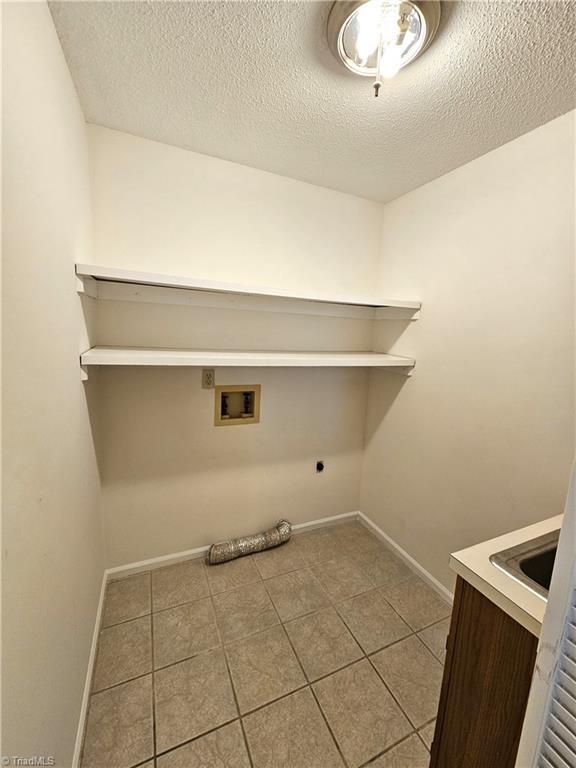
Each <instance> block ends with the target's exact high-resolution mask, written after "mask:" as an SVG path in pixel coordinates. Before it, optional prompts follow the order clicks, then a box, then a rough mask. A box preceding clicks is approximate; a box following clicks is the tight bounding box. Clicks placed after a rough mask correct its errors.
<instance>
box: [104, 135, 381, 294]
mask: <svg viewBox="0 0 576 768" xmlns="http://www.w3.org/2000/svg"><path fill="white" fill-rule="evenodd" d="M90 144H91V150H92V162H93V192H94V221H95V242H94V260H95V263H97V264H104V265H111V266H118V267H126V268H134V269H139V270H150V271H156V272H164V273H171V272H172V273H175V274H184V275H190V276H193V277H204V278H212V279H215V280H226V281H229V282H239V283H251V284H257V285H261V286H271V287H273V286H276V285H278V286H280V287H282V288H283V289H296V290H298V291H306V290H316V291H318V292H320V293H322V292H326V293H327V294H330V293H331V292H334V293H336V292H344V293H357V294H358V293H361V294H362V293H369V294H371V293H372V292H373V290H374V281H375V279H376V276H377V273H378V263H379V253H378V249H379V244H380V232H381V226H382V219H381V211H382V206H381V204H380V203H376V202H372V201H369V200H363V199H361V198H359V197H354V196H353V195H347V194H343V193H341V192H334V191H333V190H329V189H326V188H324V187H316V186H314V185H312V184H306V183H304V182H301V181H295V180H294V179H288V178H286V177H283V176H277V175H275V174H273V173H266V172H265V171H259V170H256V169H254V168H248V167H245V166H242V165H237V164H235V163H230V162H227V161H225V160H219V159H217V158H214V157H208V156H206V155H200V154H198V153H196V152H189V151H186V150H183V149H179V148H176V147H171V146H168V145H166V144H160V143H158V142H154V141H149V140H147V139H141V138H137V137H135V136H129V135H128V134H125V133H121V132H119V131H112V130H109V129H107V128H102V127H100V126H90Z"/></svg>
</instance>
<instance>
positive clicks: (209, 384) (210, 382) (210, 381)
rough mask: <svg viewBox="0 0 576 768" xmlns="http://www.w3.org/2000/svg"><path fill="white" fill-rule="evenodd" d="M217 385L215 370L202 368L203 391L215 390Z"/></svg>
mask: <svg viewBox="0 0 576 768" xmlns="http://www.w3.org/2000/svg"><path fill="white" fill-rule="evenodd" d="M215 384H216V376H215V374H214V368H202V389H214V386H215Z"/></svg>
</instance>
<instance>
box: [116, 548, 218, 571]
mask: <svg viewBox="0 0 576 768" xmlns="http://www.w3.org/2000/svg"><path fill="white" fill-rule="evenodd" d="M209 549H210V547H209V546H208V547H196V548H195V549H185V550H182V552H173V553H172V554H170V555H160V557H151V558H150V559H149V560H139V561H138V562H136V563H126V565H117V566H115V567H114V568H107V570H106V574H107V576H108V578H109V579H110V578H116V577H118V576H130V575H131V574H133V573H139V572H140V571H150V570H152V569H154V568H162V566H164V565H172V564H175V563H180V562H182V561H183V560H193V559H194V558H195V557H202V556H203V555H205V554H206V552H208V550H209Z"/></svg>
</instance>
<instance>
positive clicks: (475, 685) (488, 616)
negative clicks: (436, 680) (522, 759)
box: [430, 577, 538, 768]
mask: <svg viewBox="0 0 576 768" xmlns="http://www.w3.org/2000/svg"><path fill="white" fill-rule="evenodd" d="M537 644H538V640H537V638H536V637H534V635H532V634H531V633H530V632H528V630H527V629H524V627H522V626H521V625H520V624H518V622H516V621H514V619H512V618H511V617H510V616H508V615H507V614H506V613H504V611H502V610H501V609H500V608H498V606H496V605H494V603H492V602H490V600H488V599H487V598H486V597H484V595H482V594H480V592H478V590H476V589H474V587H472V586H470V584H468V583H467V582H466V581H464V580H463V579H461V578H460V577H458V580H457V582H456V593H455V597H454V607H453V610H452V620H451V624H450V633H449V636H448V643H447V655H446V664H445V667H444V679H443V682H442V692H441V695H440V705H439V708H438V719H437V721H436V731H435V734H434V742H433V744H432V750H431V753H432V754H431V761H430V768H514V762H515V759H516V753H517V751H518V743H519V740H520V733H521V730H522V722H523V720H524V714H525V711H526V703H527V700H528V692H529V690H530V683H531V680H532V672H533V670H534V662H535V659H536V647H537Z"/></svg>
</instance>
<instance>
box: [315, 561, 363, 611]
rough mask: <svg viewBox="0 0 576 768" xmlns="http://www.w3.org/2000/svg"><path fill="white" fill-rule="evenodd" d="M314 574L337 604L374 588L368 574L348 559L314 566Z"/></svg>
mask: <svg viewBox="0 0 576 768" xmlns="http://www.w3.org/2000/svg"><path fill="white" fill-rule="evenodd" d="M312 572H313V574H314V575H315V576H316V578H317V579H318V581H319V582H320V583H321V584H322V586H323V587H324V589H325V590H326V592H327V593H328V595H329V597H330V598H331V599H332V600H334V601H335V602H336V601H339V600H346V599H347V598H349V597H352V596H353V595H358V594H360V593H361V592H366V590H368V589H372V588H373V586H374V585H373V584H372V582H371V581H370V579H369V578H368V576H367V575H366V572H365V571H363V570H362V568H361V567H360V566H359V565H357V564H356V563H354V562H353V561H352V560H350V559H349V558H347V557H339V558H337V559H335V560H328V561H326V562H325V563H320V564H319V565H314V566H312Z"/></svg>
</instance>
